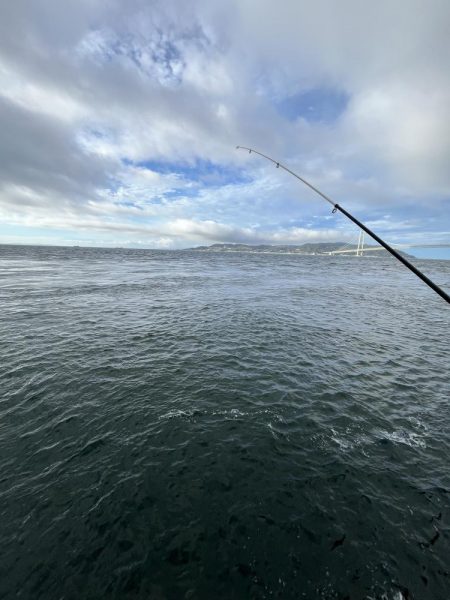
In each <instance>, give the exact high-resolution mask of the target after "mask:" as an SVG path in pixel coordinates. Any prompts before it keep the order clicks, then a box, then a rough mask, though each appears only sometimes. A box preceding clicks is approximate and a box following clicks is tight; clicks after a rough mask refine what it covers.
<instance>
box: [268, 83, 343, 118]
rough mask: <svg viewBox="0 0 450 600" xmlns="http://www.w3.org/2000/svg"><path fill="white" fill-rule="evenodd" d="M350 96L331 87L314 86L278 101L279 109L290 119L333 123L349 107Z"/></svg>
mask: <svg viewBox="0 0 450 600" xmlns="http://www.w3.org/2000/svg"><path fill="white" fill-rule="evenodd" d="M348 101H349V96H348V95H347V94H345V93H344V92H342V91H337V90H332V89H330V88H314V89H312V90H308V91H305V92H300V93H298V94H294V95H293V96H288V97H286V98H284V99H283V100H282V101H281V102H278V103H277V109H278V111H279V112H280V113H281V114H282V115H283V116H284V117H286V118H287V119H289V120H290V121H295V120H296V119H299V118H302V119H305V120H306V121H312V122H323V123H333V122H334V121H336V120H337V119H338V118H339V117H340V116H341V115H342V113H343V112H344V111H345V109H346V108H347V104H348Z"/></svg>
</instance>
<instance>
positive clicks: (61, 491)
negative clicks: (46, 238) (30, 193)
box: [0, 246, 450, 600]
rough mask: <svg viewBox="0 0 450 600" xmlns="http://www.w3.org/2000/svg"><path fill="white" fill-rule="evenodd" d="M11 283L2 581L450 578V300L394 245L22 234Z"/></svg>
mask: <svg viewBox="0 0 450 600" xmlns="http://www.w3.org/2000/svg"><path fill="white" fill-rule="evenodd" d="M417 263H418V264H419V265H420V267H421V268H423V269H424V270H425V271H426V273H427V274H428V275H429V276H430V277H432V278H433V279H434V280H435V281H436V282H437V283H438V284H440V285H442V286H443V287H444V288H446V289H447V290H448V289H449V288H450V262H449V261H422V262H421V261H417ZM0 286H1V288H0V302H1V315H0V319H1V322H0V327H1V329H0V342H1V344H0V365H1V396H0V398H1V400H0V597H1V598H4V599H8V600H9V599H12V598H21V599H28V598H30V599H38V598H44V599H50V600H52V599H55V600H62V599H64V600H68V599H70V600H71V599H74V600H75V599H80V598H83V599H98V598H107V599H109V598H111V599H116V598H131V599H135V598H136V599H137V598H139V599H144V598H145V599H147V600H149V599H151V600H163V599H167V600H172V599H178V598H181V599H188V598H189V599H195V598H200V599H235V598H236V599H237V598H287V599H290V598H307V599H308V598H311V599H313V598H331V599H344V598H347V599H352V600H355V599H383V600H401V599H411V598H415V599H416V600H417V599H421V600H422V599H433V600H440V599H442V600H447V599H448V598H449V597H450V573H449V572H450V559H449V557H450V529H449V523H450V462H449V452H450V409H449V396H450V394H449V391H450V388H449V352H448V346H449V339H450V311H449V308H448V306H447V305H446V304H445V303H444V302H443V300H442V299H440V298H439V297H438V296H436V295H434V294H433V292H431V290H429V289H428V288H427V287H426V286H424V285H423V283H422V282H420V281H419V280H417V279H416V278H415V277H414V276H413V275H412V274H410V273H409V272H408V271H407V270H406V269H404V267H402V266H401V265H399V264H397V263H396V262H395V261H394V260H392V259H390V258H358V259H357V258H351V257H347V258H343V257H337V258H332V257H298V256H297V257H295V256H289V255H263V256H262V255H254V254H225V255H224V254H215V255H214V254H195V253H189V252H152V251H126V250H98V249H97V250H94V249H82V248H79V249H77V248H67V249H64V248H32V247H30V248H25V247H7V246H0Z"/></svg>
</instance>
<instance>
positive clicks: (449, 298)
mask: <svg viewBox="0 0 450 600" xmlns="http://www.w3.org/2000/svg"><path fill="white" fill-rule="evenodd" d="M236 150H248V153H249V154H251V153H252V152H253V153H254V154H259V156H262V157H263V158H266V159H267V160H270V162H272V163H273V164H274V165H275V166H276V167H277V169H279V168H280V169H284V170H285V171H287V172H288V173H290V174H291V175H293V176H294V177H296V178H297V179H299V180H300V181H301V182H302V183H304V184H305V185H307V186H308V187H309V188H311V189H312V190H313V192H316V194H319V196H321V197H322V198H323V199H324V200H326V201H327V202H329V203H330V204H331V206H332V207H333V210H332V212H333V213H335V212H336V211H339V212H341V213H342V214H343V215H345V216H346V217H347V218H348V219H350V221H353V223H355V225H357V226H358V227H359V228H360V229H362V230H363V231H365V232H366V233H367V234H368V235H370V237H371V238H373V239H374V240H375V241H376V242H378V243H379V244H380V246H383V248H385V249H386V250H387V251H388V252H390V253H391V254H392V256H395V258H396V259H397V260H399V261H400V262H401V263H403V264H404V265H405V267H407V268H408V269H409V270H410V271H412V272H413V273H414V275H417V277H419V278H420V279H421V280H422V281H423V282H424V283H426V284H427V285H428V286H429V287H430V288H431V289H432V290H433V291H435V292H436V294H439V296H441V298H443V299H444V300H446V301H447V302H448V303H449V304H450V296H449V295H448V294H447V293H446V292H444V290H443V289H441V288H440V287H439V286H438V285H436V284H435V283H434V282H433V281H431V279H429V278H428V277H427V276H426V275H424V274H423V273H422V271H419V269H418V268H417V267H415V266H414V265H413V264H411V263H410V262H409V260H407V259H406V258H405V257H404V256H402V255H401V254H400V253H399V252H397V250H394V248H392V247H391V246H389V244H387V243H386V242H385V241H383V240H382V239H381V238H380V237H378V236H377V234H376V233H374V232H373V231H371V230H370V229H369V228H368V227H366V225H364V223H361V221H358V219H357V218H356V217H354V216H353V215H351V214H350V213H349V212H347V211H346V210H345V208H342V206H339V204H337V203H335V202H333V200H331V198H329V197H328V196H326V195H325V194H323V193H322V192H321V191H320V190H318V189H317V188H316V187H314V186H313V185H312V184H311V183H309V181H306V179H303V177H300V175H297V173H294V171H291V169H288V168H287V167H285V166H284V165H282V164H281V163H280V162H279V161H277V160H274V159H273V158H270V156H267V155H266V154H263V153H262V152H258V150H254V149H253V148H247V147H245V146H236Z"/></svg>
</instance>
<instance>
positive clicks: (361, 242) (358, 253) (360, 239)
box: [356, 229, 364, 256]
mask: <svg viewBox="0 0 450 600" xmlns="http://www.w3.org/2000/svg"><path fill="white" fill-rule="evenodd" d="M363 253H364V231H363V230H362V229H360V230H359V237H358V247H357V248H356V256H362V255H363Z"/></svg>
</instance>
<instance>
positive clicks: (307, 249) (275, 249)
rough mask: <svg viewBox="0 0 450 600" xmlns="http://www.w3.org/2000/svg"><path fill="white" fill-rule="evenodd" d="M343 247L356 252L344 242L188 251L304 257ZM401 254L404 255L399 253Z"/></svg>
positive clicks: (378, 253)
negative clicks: (296, 255) (303, 255)
mask: <svg viewBox="0 0 450 600" xmlns="http://www.w3.org/2000/svg"><path fill="white" fill-rule="evenodd" d="M343 246H345V247H346V249H348V250H352V249H354V250H356V248H357V246H356V244H350V245H346V242H322V243H316V244H311V243H307V244H301V245H300V246H295V245H290V244H286V245H271V244H258V245H255V246H253V245H250V244H212V245H211V246H197V247H195V248H189V250H195V251H196V252H252V253H258V254H264V253H266V254H273V253H280V254H305V255H314V254H327V253H328V252H333V251H335V250H339V249H341V248H342V247H343ZM375 247H378V246H375V245H369V244H366V245H365V248H375ZM371 254H374V255H376V256H383V255H385V254H387V251H386V250H377V251H375V252H371ZM401 254H405V256H407V254H406V253H404V252H401Z"/></svg>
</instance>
